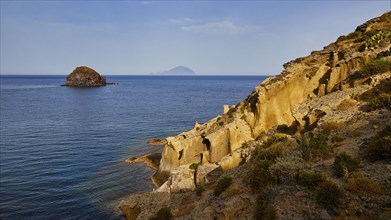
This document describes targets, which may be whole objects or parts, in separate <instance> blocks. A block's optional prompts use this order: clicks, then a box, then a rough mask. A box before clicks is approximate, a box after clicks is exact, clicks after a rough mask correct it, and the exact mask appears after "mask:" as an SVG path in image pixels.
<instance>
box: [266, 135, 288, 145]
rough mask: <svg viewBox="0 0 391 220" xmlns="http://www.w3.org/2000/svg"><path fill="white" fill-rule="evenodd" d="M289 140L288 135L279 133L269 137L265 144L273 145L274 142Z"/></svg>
mask: <svg viewBox="0 0 391 220" xmlns="http://www.w3.org/2000/svg"><path fill="white" fill-rule="evenodd" d="M287 141H288V137H287V136H282V137H281V136H277V135H274V136H272V137H270V138H269V139H267V141H266V142H265V146H266V147H270V146H272V145H273V144H275V143H278V142H287Z"/></svg>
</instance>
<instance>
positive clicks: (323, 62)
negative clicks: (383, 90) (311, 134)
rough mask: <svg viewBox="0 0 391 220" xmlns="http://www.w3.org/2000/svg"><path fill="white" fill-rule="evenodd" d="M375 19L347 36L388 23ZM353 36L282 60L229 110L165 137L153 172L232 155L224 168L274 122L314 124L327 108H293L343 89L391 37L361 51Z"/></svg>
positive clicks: (294, 127) (161, 174)
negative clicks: (276, 71)
mask: <svg viewBox="0 0 391 220" xmlns="http://www.w3.org/2000/svg"><path fill="white" fill-rule="evenodd" d="M387 16H388V17H389V16H390V13H387V14H385V15H383V18H384V17H386V19H389V18H388V17H387ZM379 22H383V23H384V19H378V20H374V21H373V20H371V21H369V22H367V23H366V26H365V28H363V27H362V28H360V29H359V30H358V32H357V33H353V34H352V35H349V36H363V37H362V38H364V37H365V35H369V33H368V34H367V32H369V31H373V30H377V31H379V30H381V29H382V28H387V27H388V26H387V25H388V24H386V25H380V24H379ZM374 27H376V28H374ZM384 31H388V30H384ZM387 36H388V38H389V35H387ZM357 38H358V37H350V38H349V37H345V38H344V40H339V41H337V42H335V43H332V44H330V45H328V46H326V47H325V48H324V49H323V50H322V51H314V52H312V53H311V55H309V56H307V57H303V58H299V59H296V60H294V61H291V62H289V63H286V64H284V68H285V70H284V71H283V72H282V73H281V74H280V75H278V76H275V77H271V78H268V79H266V80H265V81H264V82H262V83H261V84H260V85H259V86H257V87H256V89H255V91H253V92H252V93H251V94H250V95H249V96H248V97H247V98H246V99H245V100H243V101H241V102H240V103H238V104H237V105H235V106H233V107H231V108H230V109H229V110H228V111H227V109H225V111H224V112H225V113H224V114H223V115H221V116H218V117H216V118H214V119H212V120H210V121H208V122H206V123H204V124H203V125H198V126H196V127H195V128H194V129H192V130H190V131H187V132H184V133H181V134H179V135H178V136H176V137H169V138H167V144H166V145H165V147H164V150H163V154H162V160H161V163H160V166H159V169H158V171H157V172H156V174H155V177H157V178H160V179H162V180H165V179H168V178H169V176H170V175H171V173H172V171H173V170H175V169H176V168H178V167H179V166H182V165H189V164H192V163H200V164H205V163H219V161H220V160H221V159H222V158H224V157H225V156H226V155H229V154H233V155H236V156H233V157H231V158H230V162H229V163H230V164H231V165H227V166H225V165H224V164H227V163H226V162H221V164H222V167H223V169H224V168H225V169H229V168H232V167H233V166H234V164H240V163H241V161H242V160H243V157H242V156H238V155H239V154H238V153H237V152H236V151H235V150H236V149H238V148H240V147H241V146H242V145H243V143H245V142H246V141H250V140H254V139H256V138H258V137H259V136H260V135H261V134H262V133H263V132H265V131H267V130H269V129H271V128H273V127H277V126H284V127H286V128H288V129H289V130H291V131H292V132H297V131H300V130H302V129H304V128H308V127H310V126H311V125H313V124H314V123H315V122H317V121H318V120H319V118H320V117H322V116H324V114H325V112H322V111H312V112H311V114H309V113H308V112H305V111H297V108H298V107H299V106H300V105H301V104H302V103H304V102H308V101H310V100H312V99H314V98H317V97H322V96H324V95H327V94H330V93H332V92H334V91H338V90H341V89H343V86H344V85H346V83H345V84H344V83H343V82H344V80H346V79H347V78H349V76H351V75H352V74H353V73H354V71H355V70H357V69H359V68H360V67H362V66H363V65H364V64H365V63H367V62H368V61H369V60H371V59H372V58H375V57H376V56H377V55H378V54H380V53H382V52H385V51H388V50H390V44H389V43H384V41H386V42H389V39H388V38H384V40H383V43H380V44H378V45H376V46H373V47H372V48H370V49H366V50H364V51H361V50H362V49H360V48H362V46H363V45H364V44H365V45H366V44H367V42H360V41H359V40H360V39H357ZM364 40H365V38H364ZM369 40H370V39H369ZM225 108H226V107H225ZM300 113H301V114H300ZM234 158H236V159H234ZM225 161H226V160H225Z"/></svg>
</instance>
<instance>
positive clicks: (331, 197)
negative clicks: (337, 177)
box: [316, 181, 342, 208]
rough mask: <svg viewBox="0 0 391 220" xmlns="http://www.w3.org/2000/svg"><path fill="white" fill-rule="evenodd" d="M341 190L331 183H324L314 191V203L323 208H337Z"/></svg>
mask: <svg viewBox="0 0 391 220" xmlns="http://www.w3.org/2000/svg"><path fill="white" fill-rule="evenodd" d="M341 198H342V190H341V189H340V188H339V187H338V186H337V185H336V184H335V183H333V182H330V181H325V182H323V183H321V184H320V185H319V187H318V188H317V190H316V202H317V203H318V204H319V205H320V206H322V207H324V208H336V207H338V205H339V203H340V200H341Z"/></svg>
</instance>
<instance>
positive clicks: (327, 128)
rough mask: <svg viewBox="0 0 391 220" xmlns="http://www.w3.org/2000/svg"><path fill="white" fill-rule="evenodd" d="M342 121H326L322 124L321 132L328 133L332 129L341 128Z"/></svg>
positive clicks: (337, 129)
mask: <svg viewBox="0 0 391 220" xmlns="http://www.w3.org/2000/svg"><path fill="white" fill-rule="evenodd" d="M343 126H344V124H343V122H336V121H327V122H324V123H323V124H322V126H321V127H322V133H323V134H325V135H329V134H330V133H331V132H332V131H339V130H341V129H342V128H343Z"/></svg>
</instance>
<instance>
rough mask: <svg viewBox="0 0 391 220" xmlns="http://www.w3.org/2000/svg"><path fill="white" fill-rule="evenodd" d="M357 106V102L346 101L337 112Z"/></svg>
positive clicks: (339, 106)
mask: <svg viewBox="0 0 391 220" xmlns="http://www.w3.org/2000/svg"><path fill="white" fill-rule="evenodd" d="M356 105H357V101H355V100H353V99H345V100H343V101H342V102H341V104H339V105H338V107H337V110H338V111H346V110H348V109H350V108H352V107H353V106H356Z"/></svg>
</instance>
